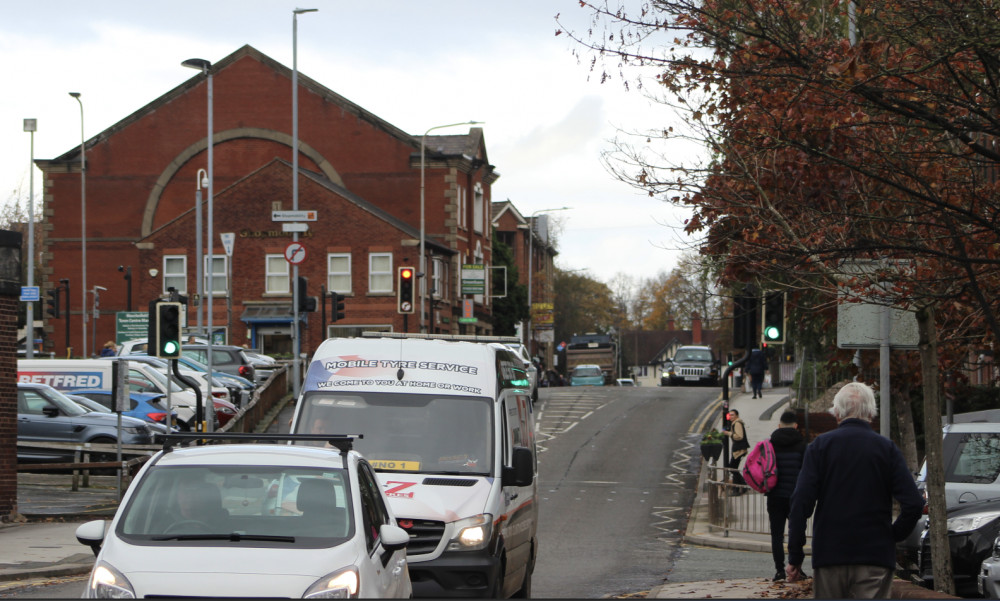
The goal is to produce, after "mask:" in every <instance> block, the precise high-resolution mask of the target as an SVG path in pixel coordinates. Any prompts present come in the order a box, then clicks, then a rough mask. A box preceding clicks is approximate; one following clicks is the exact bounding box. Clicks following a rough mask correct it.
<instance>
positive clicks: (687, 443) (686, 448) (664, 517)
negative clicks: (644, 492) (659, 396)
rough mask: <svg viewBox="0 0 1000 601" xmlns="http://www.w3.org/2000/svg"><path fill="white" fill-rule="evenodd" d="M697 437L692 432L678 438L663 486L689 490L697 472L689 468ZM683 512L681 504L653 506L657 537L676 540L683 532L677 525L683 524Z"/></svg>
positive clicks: (684, 510)
mask: <svg viewBox="0 0 1000 601" xmlns="http://www.w3.org/2000/svg"><path fill="white" fill-rule="evenodd" d="M699 437H700V435H698V434H694V435H688V436H685V437H684V438H681V439H679V440H680V443H681V445H682V446H681V448H678V449H677V450H675V451H674V452H673V459H672V461H671V462H670V470H671V471H669V472H668V473H667V474H666V481H665V482H664V486H668V487H674V488H677V489H679V490H680V491H687V490H690V478H692V477H697V476H698V474H697V473H695V472H692V471H691V470H690V468H691V459H692V458H693V455H692V454H691V453H690V450H691V449H692V448H693V447H694V446H695V441H697V440H698V438H699ZM685 480H687V482H685ZM685 512H686V507H683V506H682V507H654V508H653V513H652V515H653V517H654V518H656V519H657V520H658V521H655V522H653V524H652V526H653V527H654V528H656V529H657V530H659V531H660V532H661V534H660V536H659V537H657V538H659V539H660V540H668V541H670V542H676V541H677V540H678V539H679V536H680V535H681V534H683V533H682V532H681V529H680V528H679V527H678V526H681V525H683V522H682V521H681V520H682V519H685V518H686V517H687V516H686V515H685Z"/></svg>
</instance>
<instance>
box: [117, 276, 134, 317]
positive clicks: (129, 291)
mask: <svg viewBox="0 0 1000 601" xmlns="http://www.w3.org/2000/svg"><path fill="white" fill-rule="evenodd" d="M118 271H120V272H122V273H124V274H125V275H124V276H123V277H124V278H125V281H126V282H128V284H127V288H126V289H127V293H126V295H125V310H126V311H129V312H131V311H132V266H131V265H128V266H126V265H119V266H118Z"/></svg>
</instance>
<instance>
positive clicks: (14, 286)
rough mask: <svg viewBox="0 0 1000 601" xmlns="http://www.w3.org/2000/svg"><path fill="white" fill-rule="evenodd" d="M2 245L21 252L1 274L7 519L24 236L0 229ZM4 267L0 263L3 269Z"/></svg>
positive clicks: (13, 510) (13, 477) (0, 399)
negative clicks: (12, 264)
mask: <svg viewBox="0 0 1000 601" xmlns="http://www.w3.org/2000/svg"><path fill="white" fill-rule="evenodd" d="M15 245H16V246H15ZM0 247H3V248H0V253H9V252H10V251H11V250H14V251H15V252H17V253H18V257H17V259H16V261H17V262H16V264H14V265H15V266H14V269H13V271H12V272H10V273H0V521H4V522H8V521H10V520H11V519H12V518H13V517H14V516H16V515H17V383H16V382H17V313H18V311H19V310H21V308H22V305H21V302H20V300H19V293H20V284H21V281H20V280H21V275H20V271H21V270H20V255H19V251H20V248H21V235H20V234H15V232H9V231H0ZM4 258H5V259H6V258H9V257H4ZM4 264H5V265H11V264H10V263H4ZM4 269H5V268H4V267H3V266H0V271H3V270H4ZM14 271H16V272H17V273H13V272H14Z"/></svg>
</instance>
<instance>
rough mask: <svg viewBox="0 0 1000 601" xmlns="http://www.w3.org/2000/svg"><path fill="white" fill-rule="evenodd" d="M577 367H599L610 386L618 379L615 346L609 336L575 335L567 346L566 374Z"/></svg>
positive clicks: (594, 334) (605, 381)
mask: <svg viewBox="0 0 1000 601" xmlns="http://www.w3.org/2000/svg"><path fill="white" fill-rule="evenodd" d="M577 365H598V366H600V368H601V372H602V373H603V374H604V383H605V384H610V383H612V382H614V381H615V379H616V378H617V377H618V370H617V369H616V367H617V366H616V362H615V344H614V342H613V341H612V340H611V336H610V335H608V334H596V333H593V332H591V333H587V334H574V335H573V336H572V337H571V338H570V339H569V344H568V345H567V346H566V373H567V374H569V373H571V372H572V371H573V368H574V367H576V366H577Z"/></svg>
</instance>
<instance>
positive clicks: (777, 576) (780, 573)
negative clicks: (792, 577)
mask: <svg viewBox="0 0 1000 601" xmlns="http://www.w3.org/2000/svg"><path fill="white" fill-rule="evenodd" d="M784 579H785V571H784V570H778V571H777V572H775V573H774V578H773V580H774V581H775V582H777V581H779V580H784Z"/></svg>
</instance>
